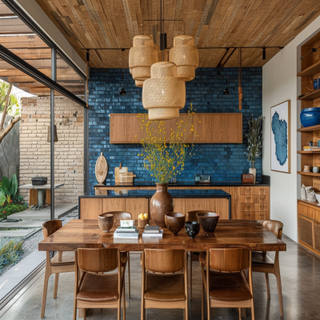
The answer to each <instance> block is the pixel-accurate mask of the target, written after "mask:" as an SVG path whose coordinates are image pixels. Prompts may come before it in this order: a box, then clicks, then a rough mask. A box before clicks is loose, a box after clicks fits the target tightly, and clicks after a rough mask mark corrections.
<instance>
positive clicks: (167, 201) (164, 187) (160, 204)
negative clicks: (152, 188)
mask: <svg viewBox="0 0 320 320" xmlns="http://www.w3.org/2000/svg"><path fill="white" fill-rule="evenodd" d="M156 185H157V188H156V193H155V194H154V195H153V197H152V198H151V199H150V214H151V218H152V220H153V221H154V222H155V223H156V224H157V225H158V226H159V227H161V228H164V227H165V226H166V225H165V221H164V218H165V214H166V213H167V212H173V199H172V197H171V195H170V193H169V192H168V184H167V183H157V184H156Z"/></svg>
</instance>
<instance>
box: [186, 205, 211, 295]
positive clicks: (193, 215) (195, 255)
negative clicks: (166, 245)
mask: <svg viewBox="0 0 320 320" xmlns="http://www.w3.org/2000/svg"><path fill="white" fill-rule="evenodd" d="M200 211H201V212H210V211H209V210H202V209H199V210H192V211H188V212H187V214H186V221H198V219H197V213H198V212H200ZM199 254H200V253H199V252H193V251H190V252H189V253H188V255H189V261H190V264H189V274H190V279H189V281H188V283H189V288H190V296H189V299H190V300H192V261H199Z"/></svg>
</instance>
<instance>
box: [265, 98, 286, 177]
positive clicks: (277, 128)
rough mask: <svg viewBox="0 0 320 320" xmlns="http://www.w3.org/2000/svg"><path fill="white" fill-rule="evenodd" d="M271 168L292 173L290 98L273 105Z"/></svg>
mask: <svg viewBox="0 0 320 320" xmlns="http://www.w3.org/2000/svg"><path fill="white" fill-rule="evenodd" d="M270 127H271V128H270V131H271V141H270V147H271V170H273V171H278V172H284V173H290V100H287V101H285V102H282V103H280V104H277V105H276V106H273V107H271V114H270Z"/></svg>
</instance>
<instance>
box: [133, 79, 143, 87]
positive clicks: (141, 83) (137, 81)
mask: <svg viewBox="0 0 320 320" xmlns="http://www.w3.org/2000/svg"><path fill="white" fill-rule="evenodd" d="M135 84H136V86H137V87H139V88H142V87H143V81H140V80H136V81H135Z"/></svg>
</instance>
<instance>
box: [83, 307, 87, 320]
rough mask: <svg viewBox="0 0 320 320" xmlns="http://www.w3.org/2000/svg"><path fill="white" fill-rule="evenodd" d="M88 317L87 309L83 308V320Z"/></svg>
mask: <svg viewBox="0 0 320 320" xmlns="http://www.w3.org/2000/svg"><path fill="white" fill-rule="evenodd" d="M86 319H87V309H83V320H86Z"/></svg>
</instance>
